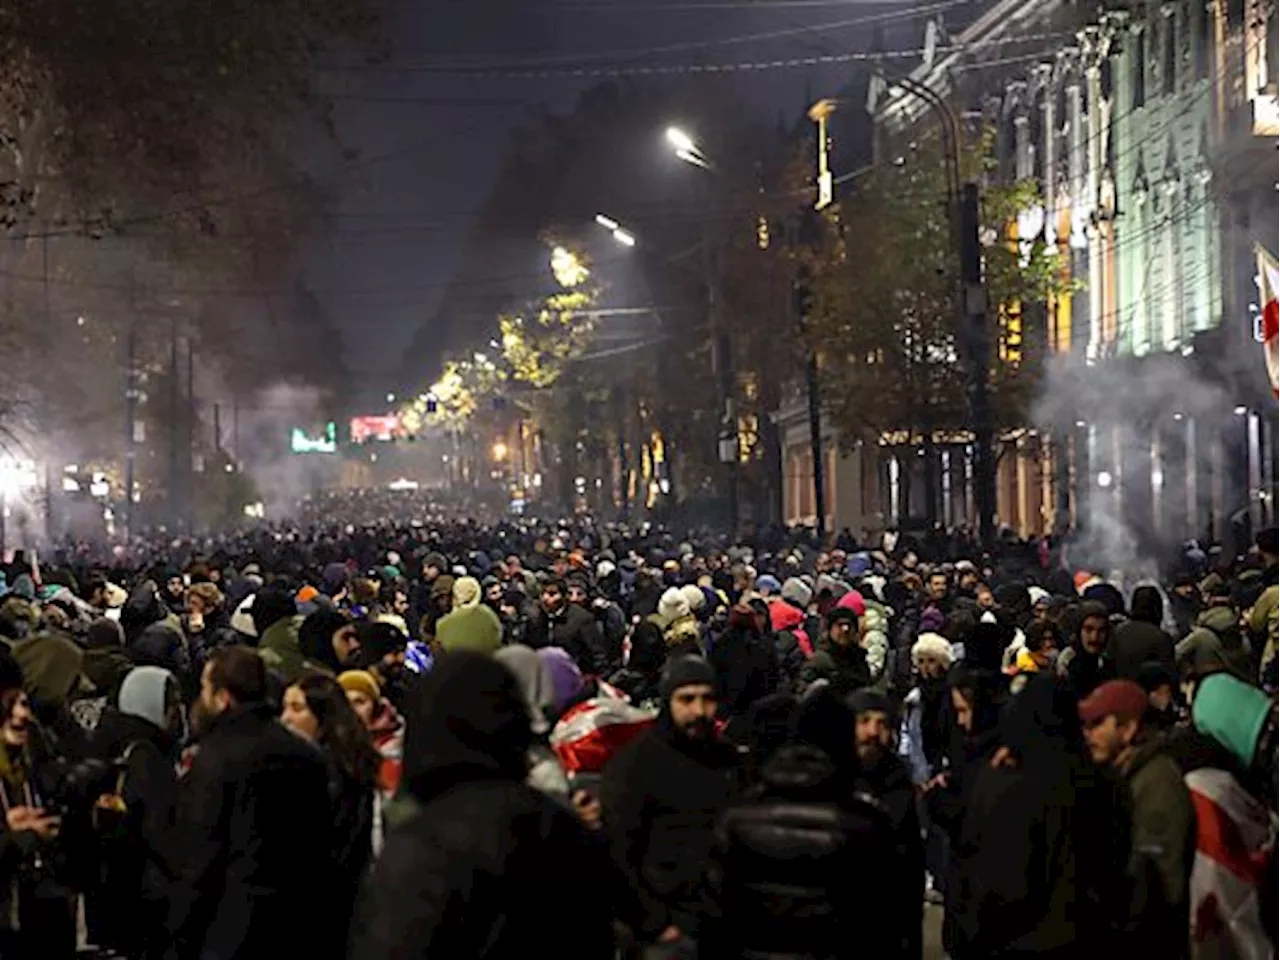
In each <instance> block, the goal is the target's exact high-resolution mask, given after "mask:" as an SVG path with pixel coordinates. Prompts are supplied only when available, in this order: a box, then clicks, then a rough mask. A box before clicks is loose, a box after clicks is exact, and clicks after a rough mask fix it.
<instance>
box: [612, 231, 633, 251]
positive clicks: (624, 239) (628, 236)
mask: <svg viewBox="0 0 1280 960" xmlns="http://www.w3.org/2000/svg"><path fill="white" fill-rule="evenodd" d="M613 239H615V240H617V241H618V242H619V243H620V244H622V245H623V246H624V247H634V246H635V245H636V237H635V234H633V233H629V232H628V231H626V230H623V229H622V228H621V227H618V228H617V229H616V230H614V231H613Z"/></svg>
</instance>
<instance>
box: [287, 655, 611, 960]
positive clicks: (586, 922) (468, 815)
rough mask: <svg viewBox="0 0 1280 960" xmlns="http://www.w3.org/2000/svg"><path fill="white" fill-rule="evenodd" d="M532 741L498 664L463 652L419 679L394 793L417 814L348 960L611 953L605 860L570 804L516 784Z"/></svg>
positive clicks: (383, 861)
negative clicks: (548, 951) (404, 795)
mask: <svg viewBox="0 0 1280 960" xmlns="http://www.w3.org/2000/svg"><path fill="white" fill-rule="evenodd" d="M532 743H533V730H532V727H531V724H530V714H529V707H528V704H527V703H526V702H525V698H524V696H523V695H522V693H521V690H520V684H519V681H518V680H517V679H516V677H515V675H514V674H512V673H511V671H510V670H508V669H507V668H506V667H504V666H503V665H502V664H501V663H499V662H497V661H496V660H494V659H493V658H491V657H487V656H484V655H481V654H477V653H474V652H471V651H467V650H459V651H456V652H454V653H451V654H450V655H449V656H447V657H444V658H442V659H441V660H440V662H439V664H438V665H437V666H436V668H435V669H434V670H432V672H431V673H430V674H428V675H427V677H426V678H425V679H424V680H423V682H422V684H421V686H420V687H419V688H417V690H415V692H414V698H413V702H412V704H411V705H410V711H409V722H408V728H407V730H406V734H405V767H404V780H403V786H402V789H403V790H405V791H407V792H408V793H409V794H411V795H412V797H413V799H414V801H415V804H416V805H417V807H418V810H417V812H416V813H414V814H413V815H412V816H411V817H410V819H409V820H407V821H406V822H405V823H404V824H402V825H401V826H400V827H398V828H396V829H395V830H394V831H393V838H392V839H389V841H388V843H387V846H386V849H385V850H384V851H383V854H382V856H381V858H380V859H379V860H378V863H377V866H376V867H375V868H374V871H373V875H372V876H371V877H370V879H369V881H368V882H367V884H366V887H365V893H364V896H363V898H362V899H361V902H360V906H359V908H358V913H357V920H356V922H355V923H354V924H353V930H354V931H355V933H354V937H353V942H352V947H351V952H350V956H351V957H352V960H374V958H378V960H382V958H385V957H411V956H413V957H418V956H441V957H475V958H497V957H514V956H519V955H522V954H525V953H528V952H529V950H530V949H533V950H536V949H537V947H538V946H539V945H542V946H544V947H548V946H550V947H553V948H554V952H555V953H557V954H559V955H561V956H566V957H584V958H585V957H609V956H612V955H613V930H612V916H613V914H612V910H611V905H610V904H609V903H608V895H609V892H610V891H611V890H612V889H613V886H612V884H611V883H610V882H608V881H607V880H606V882H600V879H601V877H602V876H603V875H605V874H607V873H608V870H609V863H608V860H607V858H606V857H605V855H604V853H603V851H601V850H600V849H599V848H598V847H596V846H595V845H594V844H593V843H592V842H591V840H590V839H589V838H588V837H587V835H586V834H585V832H584V831H583V829H582V827H581V825H580V824H579V823H578V822H577V820H576V818H575V817H574V815H573V814H572V813H571V812H570V811H568V810H566V809H564V808H563V807H561V806H560V805H558V804H557V803H556V802H555V801H553V800H551V799H550V798H549V797H546V796H545V795H543V794H542V793H540V792H539V791H537V790H534V789H532V788H531V787H529V786H528V785H527V784H526V783H525V778H526V776H527V773H528V766H527V760H526V757H527V755H528V751H529V747H530V746H531V745H532ZM568 896H571V897H572V898H573V903H572V914H573V917H572V922H568V923H566V922H565V909H566V900H565V898H566V897H568ZM291 919H292V920H293V921H295V922H296V920H297V919H298V918H297V917H293V918H291ZM282 942H283V941H282Z"/></svg>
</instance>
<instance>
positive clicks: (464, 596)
mask: <svg viewBox="0 0 1280 960" xmlns="http://www.w3.org/2000/svg"><path fill="white" fill-rule="evenodd" d="M481 595H482V594H481V591H480V581H479V580H477V579H476V578H475V577H459V578H458V579H457V580H455V581H454V582H453V609H455V610H459V609H461V608H463V607H474V606H476V605H478V604H479V603H480V598H481Z"/></svg>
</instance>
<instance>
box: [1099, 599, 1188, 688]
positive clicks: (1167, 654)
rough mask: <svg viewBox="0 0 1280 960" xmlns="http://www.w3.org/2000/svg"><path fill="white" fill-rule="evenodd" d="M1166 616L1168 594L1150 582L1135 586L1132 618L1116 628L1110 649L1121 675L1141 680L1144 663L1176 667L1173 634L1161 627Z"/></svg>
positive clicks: (1118, 673) (1127, 678)
mask: <svg viewBox="0 0 1280 960" xmlns="http://www.w3.org/2000/svg"><path fill="white" fill-rule="evenodd" d="M1163 620H1164V598H1163V597H1162V596H1161V595H1160V591H1159V590H1158V589H1156V588H1155V587H1153V586H1146V585H1144V586H1141V587H1138V588H1137V589H1136V590H1134V591H1133V604H1132V610H1131V613H1130V619H1129V620H1126V621H1125V622H1124V623H1122V624H1120V625H1119V626H1117V627H1116V628H1115V630H1114V631H1113V632H1112V634H1111V642H1110V644H1109V645H1108V649H1107V653H1108V656H1109V658H1110V660H1111V662H1112V663H1113V664H1115V673H1116V676H1117V677H1119V678H1121V679H1124V680H1137V679H1138V673H1139V671H1140V670H1141V668H1142V665H1143V664H1144V663H1158V664H1160V665H1161V666H1162V667H1165V668H1167V669H1168V670H1170V671H1172V670H1173V669H1174V667H1175V658H1174V652H1173V651H1174V643H1173V637H1171V636H1169V635H1168V634H1167V633H1165V632H1164V631H1163V630H1162V629H1160V624H1161V622H1162V621H1163Z"/></svg>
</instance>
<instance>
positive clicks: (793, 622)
mask: <svg viewBox="0 0 1280 960" xmlns="http://www.w3.org/2000/svg"><path fill="white" fill-rule="evenodd" d="M355 506H356V504H353V503H352V502H351V501H337V500H324V501H319V502H315V503H312V504H311V505H310V506H309V508H308V512H307V513H306V514H305V515H303V516H302V517H301V518H300V519H299V520H298V521H296V522H295V523H293V524H290V525H282V526H275V527H264V528H261V529H258V530H255V531H252V532H249V533H242V534H237V535H228V536H226V537H223V538H219V539H217V540H201V541H193V540H182V539H179V540H173V539H159V538H157V539H151V540H139V541H135V542H133V543H131V544H128V545H125V546H122V547H117V548H115V549H113V550H109V551H105V552H104V551H103V550H102V549H100V548H96V547H91V546H90V545H87V544H72V545H67V546H66V547H65V548H64V549H61V550H59V551H56V552H55V553H54V555H53V556H51V557H46V558H45V559H44V560H43V561H42V562H36V561H35V560H34V559H32V558H28V557H26V556H24V555H23V554H22V553H21V552H19V553H18V554H16V555H15V556H14V557H13V558H12V561H11V562H10V563H9V564H7V565H6V568H5V569H4V570H3V575H4V579H3V591H4V593H3V597H2V598H0V639H2V640H3V643H0V715H2V716H3V725H2V726H0V801H2V802H3V806H4V811H5V827H4V832H3V836H2V837H0V957H3V958H9V957H48V958H51V960H57V958H61V957H69V956H72V955H74V954H75V952H76V951H77V950H78V949H79V950H92V951H97V952H98V953H100V954H103V955H115V956H122V957H128V958H139V960H141V958H146V960H151V958H173V960H185V958H191V960H231V958H260V957H265V956H270V955H274V954H275V953H277V952H278V951H279V950H280V949H281V948H282V947H285V945H287V949H289V950H290V951H292V952H296V954H297V955H299V956H308V957H314V956H320V957H324V956H329V957H334V958H338V957H352V958H357V960H372V958H390V957H406V958H408V957H494V958H496V957H517V956H524V955H527V954H530V953H532V952H535V951H536V952H547V953H554V954H555V955H557V956H567V957H581V958H587V960H589V958H610V957H614V956H615V955H618V954H619V953H621V955H622V956H627V957H632V956H635V957H641V956H642V957H684V956H688V957H692V956H701V957H704V958H720V957H723V958H748V957H750V958H766V957H776V958H783V957H794V958H814V960H818V958H838V957H855V956H868V957H911V958H919V957H921V955H922V951H923V949H924V947H923V936H922V928H923V923H924V915H925V912H926V910H927V909H938V908H940V909H941V911H942V913H943V921H942V941H943V945H944V948H945V950H946V952H947V953H948V954H949V955H950V956H951V957H954V958H957V960H969V958H1012V957H1021V956H1030V955H1036V956H1048V957H1063V958H1065V957H1077V956H1085V955H1087V954H1088V953H1089V952H1090V951H1097V950H1105V951H1108V952H1110V954H1111V955H1120V954H1119V951H1121V950H1126V949H1144V950H1153V951H1156V952H1155V953H1153V955H1155V956H1160V957H1161V958H1165V957H1170V958H1178V957H1188V958H1190V957H1196V958H1208V957H1241V958H1253V957H1266V956H1274V952H1275V943H1276V930H1275V922H1276V909H1275V907H1276V902H1277V900H1276V897H1277V894H1276V886H1275V879H1276V866H1275V836H1276V829H1275V824H1276V807H1277V771H1276V756H1277V744H1276V739H1275V737H1276V703H1275V689H1276V668H1277V608H1278V606H1280V603H1278V597H1277V592H1278V589H1280V588H1278V587H1277V552H1278V550H1277V545H1276V531H1275V530H1274V529H1271V530H1266V531H1263V532H1261V533H1260V534H1259V535H1258V536H1257V538H1256V543H1255V544H1254V546H1253V547H1252V549H1250V550H1249V551H1248V552H1247V553H1245V554H1242V555H1240V556H1227V555H1224V554H1223V552H1222V551H1215V550H1202V549H1200V548H1199V547H1198V546H1196V545H1194V544H1192V545H1189V546H1188V547H1187V548H1185V549H1184V550H1182V551H1180V552H1178V554H1177V555H1176V556H1174V557H1172V558H1170V562H1169V563H1168V564H1166V570H1165V573H1164V575H1163V576H1162V577H1161V578H1160V582H1148V583H1140V584H1128V583H1123V584H1118V583H1114V582H1110V581H1109V580H1108V579H1107V578H1106V577H1107V576H1108V575H1111V572H1110V571H1094V570H1090V569H1088V568H1087V567H1086V568H1083V569H1075V568H1067V567H1065V566H1064V565H1063V563H1062V556H1063V553H1062V551H1061V550H1060V549H1059V548H1058V545H1055V544H1052V543H1048V542H1041V541H1037V542H1032V543H1021V542H1016V541H1013V540H1006V541H1003V542H1002V543H1001V544H1000V545H999V546H998V547H997V548H995V549H993V550H991V551H989V552H984V551H983V550H981V549H979V548H978V547H977V546H976V545H974V544H973V543H972V542H971V541H969V540H968V539H966V538H965V537H963V536H961V535H952V536H944V535H942V534H935V535H931V536H930V537H929V538H928V539H927V540H920V539H917V538H912V537H908V536H905V535H899V534H897V533H895V532H890V533H888V534H885V535H884V536H882V537H877V538H876V539H875V542H874V543H861V544H860V543H858V542H856V540H855V538H854V537H853V536H852V535H850V534H848V533H846V534H843V535H842V536H841V537H840V538H839V539H838V540H837V541H834V542H833V544H831V545H830V548H829V549H828V548H826V546H825V545H823V544H818V543H815V542H814V540H813V538H812V537H810V536H808V535H804V534H795V533H789V532H785V531H784V532H775V533H771V534H769V535H761V536H759V537H755V538H752V540H751V542H749V543H731V542H726V541H725V540H724V539H723V538H717V537H714V536H710V535H706V534H702V535H699V534H697V533H692V534H690V535H688V536H687V537H685V538H683V539H682V538H681V537H677V536H673V535H672V534H670V533H669V532H667V531H664V530H662V529H660V528H657V527H650V526H648V525H645V526H642V527H626V526H619V525H608V524H598V523H595V522H592V521H591V520H590V519H589V518H577V519H574V520H572V521H561V522H558V523H546V522H540V521H536V520H532V519H526V520H520V521H501V520H499V521H494V522H488V523H480V522H477V521H465V520H462V521H460V520H450V519H449V518H448V517H447V516H446V515H445V514H444V513H443V512H442V511H440V510H438V509H436V508H434V507H432V506H431V505H430V504H428V503H426V502H425V501H422V502H413V503H410V502H409V501H405V500H399V501H386V502H383V501H382V500H380V499H378V498H377V497H370V498H365V499H364V500H363V501H362V502H360V503H359V504H358V506H359V508H360V510H361V511H362V512H361V513H359V514H356V513H351V514H350V515H347V514H346V513H344V512H343V510H345V509H347V508H353V509H354V507H355ZM371 510H372V511H375V512H376V513H377V516H376V517H370V516H369V511H371ZM930 903H932V904H936V905H938V906H937V907H934V908H929V907H926V904H930Z"/></svg>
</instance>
